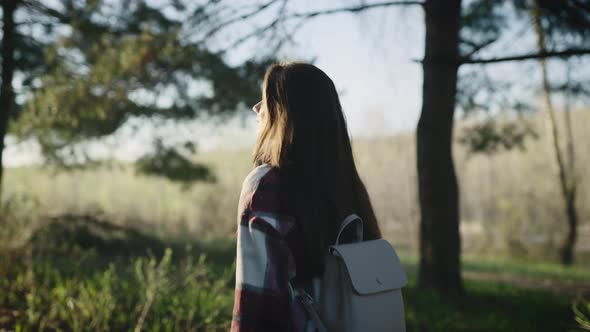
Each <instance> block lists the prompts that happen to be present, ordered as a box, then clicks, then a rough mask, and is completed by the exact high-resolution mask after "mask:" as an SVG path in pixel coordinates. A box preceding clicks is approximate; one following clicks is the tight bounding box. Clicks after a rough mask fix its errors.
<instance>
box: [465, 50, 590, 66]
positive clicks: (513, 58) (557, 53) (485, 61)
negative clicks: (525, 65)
mask: <svg viewBox="0 0 590 332" xmlns="http://www.w3.org/2000/svg"><path fill="white" fill-rule="evenodd" d="M588 54H590V49H584V48H570V49H566V50H563V51H546V52H540V53H529V54H522V55H513V56H508V57H500V58H490V59H477V58H475V59H473V58H463V59H461V60H459V64H489V63H498V62H509V61H522V60H535V59H545V58H554V57H555V58H568V57H572V56H579V55H588Z"/></svg>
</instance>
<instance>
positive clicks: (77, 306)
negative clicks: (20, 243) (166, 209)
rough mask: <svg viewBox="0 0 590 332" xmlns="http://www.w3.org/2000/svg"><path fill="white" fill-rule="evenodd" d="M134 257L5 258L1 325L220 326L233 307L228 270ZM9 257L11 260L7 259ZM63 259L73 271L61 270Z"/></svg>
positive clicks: (28, 327)
mask: <svg viewBox="0 0 590 332" xmlns="http://www.w3.org/2000/svg"><path fill="white" fill-rule="evenodd" d="M171 258H172V252H171V251H170V250H167V251H166V253H165V255H164V256H163V257H162V258H161V259H157V258H156V257H154V256H148V257H138V258H136V259H134V260H133V261H131V262H129V263H128V264H126V263H124V262H123V263H111V264H109V265H108V267H107V268H106V269H100V268H94V269H92V268H91V269H90V270H88V266H86V267H84V266H83V265H84V264H91V262H89V261H83V262H82V263H80V262H76V261H68V262H64V261H61V260H53V259H51V258H49V257H45V258H43V259H39V260H35V261H34V262H33V261H31V260H30V259H28V260H25V262H27V261H28V263H22V262H19V261H18V260H17V259H14V260H10V258H9V257H8V256H7V255H6V254H3V255H2V260H1V263H2V265H1V270H0V271H1V273H2V275H3V278H2V279H1V280H0V288H1V289H2V292H0V308H3V309H10V310H7V311H6V312H5V311H3V310H0V328H8V329H16V330H20V331H35V330H40V331H41V330H57V331H106V330H117V331H131V330H134V329H135V328H141V330H152V331H222V330H225V329H227V327H228V319H229V317H231V305H232V304H233V292H231V289H230V287H228V286H229V281H230V279H231V274H232V271H230V270H231V269H229V268H230V267H228V269H226V270H225V272H223V273H221V274H218V273H216V272H214V271H213V270H212V269H211V266H210V264H209V263H207V262H206V260H205V256H200V257H198V258H196V259H195V258H193V257H192V256H190V255H187V256H186V257H185V258H184V260H183V261H181V262H178V263H172V260H171ZM9 260H10V264H8V263H9ZM62 264H74V266H75V268H74V269H72V268H68V269H63V268H62V267H63V266H62Z"/></svg>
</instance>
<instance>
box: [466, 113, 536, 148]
mask: <svg viewBox="0 0 590 332" xmlns="http://www.w3.org/2000/svg"><path fill="white" fill-rule="evenodd" d="M528 137H532V138H537V134H536V132H535V131H534V130H533V129H532V128H531V127H530V126H528V125H527V124H526V123H519V122H506V121H497V120H494V119H490V120H486V121H483V122H481V123H477V124H474V125H471V126H466V128H464V129H463V130H462V132H461V135H460V137H459V139H458V142H459V143H461V144H464V145H466V146H467V149H468V150H469V151H470V152H472V153H495V152H498V151H501V150H502V149H504V150H511V149H514V148H517V149H520V150H524V149H525V142H526V139H527V138H528Z"/></svg>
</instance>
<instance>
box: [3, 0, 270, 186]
mask: <svg viewBox="0 0 590 332" xmlns="http://www.w3.org/2000/svg"><path fill="white" fill-rule="evenodd" d="M168 5H171V6H170V8H167V9H166V10H164V8H166V7H168ZM187 6H189V7H191V8H192V7H195V6H196V9H195V12H197V9H198V8H202V9H204V8H205V7H206V10H203V11H202V12H201V15H200V16H199V17H198V19H197V17H193V16H192V13H191V12H190V11H188V10H184V9H181V8H185V7H187ZM217 6H219V4H216V3H206V4H203V3H201V4H194V3H193V4H191V3H190V2H186V1H178V0H176V1H165V2H161V3H158V4H153V3H151V2H148V1H144V0H131V1H124V2H117V1H90V0H82V1H69V2H66V3H64V4H63V6H59V5H57V4H49V3H46V2H45V1H32V3H31V4H27V5H26V6H25V5H22V6H21V7H22V15H23V17H25V18H26V19H27V20H25V21H26V22H27V25H29V26H30V27H31V29H24V28H22V31H21V35H19V36H20V37H22V38H21V41H22V42H20V44H19V45H20V46H19V47H20V48H19V50H21V49H22V50H21V51H18V52H17V53H18V56H20V53H19V52H22V53H23V54H25V53H26V54H29V53H31V54H33V53H34V54H35V55H36V56H35V57H33V56H31V58H30V59H31V61H33V60H34V61H35V63H34V65H33V64H28V63H26V62H24V63H23V64H22V67H19V68H15V69H16V70H17V72H19V73H26V74H23V75H24V76H25V77H29V76H30V78H27V79H26V82H27V83H30V85H27V88H26V89H23V90H22V93H20V95H19V96H18V99H19V100H20V116H19V118H18V121H17V122H15V123H13V125H12V126H11V132H12V133H13V134H15V135H17V136H18V137H19V138H21V139H28V138H29V139H34V140H36V141H38V142H39V144H40V146H41V152H42V153H43V156H44V157H45V158H46V161H47V162H48V163H53V164H57V165H61V166H68V165H72V164H79V163H86V162H88V161H90V160H91V159H92V157H91V156H90V155H89V154H88V153H85V152H84V149H79V148H78V149H76V147H78V146H79V145H80V144H83V143H87V142H92V141H100V140H101V139H103V138H105V137H107V136H109V135H112V134H114V133H115V132H116V131H117V130H118V129H119V128H121V127H122V126H123V125H125V124H126V123H128V120H130V119H132V118H133V119H138V118H140V119H142V120H148V119H149V120H151V121H153V123H155V124H159V123H164V122H165V121H167V120H174V121H176V122H177V123H176V125H177V126H178V125H182V123H183V122H185V121H189V120H194V119H198V118H200V117H201V116H203V115H205V114H207V115H215V116H221V117H222V118H223V116H224V115H230V114H234V113H235V112H236V111H238V110H240V109H244V108H245V106H244V105H251V104H253V103H254V102H255V101H256V100H258V98H259V95H260V92H259V86H260V83H261V80H262V76H263V72H264V70H265V69H266V67H267V66H268V65H269V64H270V63H271V62H272V60H271V59H269V58H265V59H250V60H248V61H246V62H245V63H243V64H240V65H230V64H228V63H227V62H226V60H225V57H224V54H223V53H221V52H213V51H211V50H210V49H209V46H208V45H207V44H206V42H207V40H206V39H203V40H193V38H191V36H190V35H191V31H194V30H198V29H205V28H206V27H208V26H212V25H213V26H217V24H218V22H219V18H218V17H217V16H216V15H217V14H215V13H216V11H215V10H214V9H215V8H217ZM172 8H176V9H175V11H173V10H172ZM168 9H170V10H168ZM43 22H48V23H46V24H47V26H48V27H49V28H48V31H49V32H50V33H48V34H47V36H42V35H41V34H40V33H38V32H37V30H35V29H33V27H36V26H37V25H43V24H44V23H43ZM41 41H43V42H41ZM27 45H28V46H27ZM21 46H22V47H21ZM33 46H34V47H33ZM32 48H34V49H32ZM40 55H42V56H40ZM17 58H18V57H17ZM19 64H20V63H19ZM33 67H35V68H37V67H39V68H41V69H40V70H36V69H35V70H33V69H32V68H33ZM161 156H162V155H156V156H150V157H147V158H152V159H154V158H157V157H161ZM159 170H160V169H158V168H157V167H151V168H149V169H148V171H150V174H154V172H155V171H159ZM163 171H164V172H166V171H167V169H164V170H163ZM199 171H200V172H201V173H203V172H204V169H202V168H201V169H199ZM197 173H199V172H197ZM168 175H170V174H168Z"/></svg>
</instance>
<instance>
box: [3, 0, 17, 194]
mask: <svg viewBox="0 0 590 332" xmlns="http://www.w3.org/2000/svg"><path fill="white" fill-rule="evenodd" d="M17 4H18V1H17V0H2V3H1V5H2V23H3V25H2V46H1V51H0V56H1V57H2V83H1V86H0V202H1V200H2V182H3V179H4V172H3V167H2V165H3V163H2V162H3V160H2V154H3V153H2V152H3V151H4V146H5V136H6V131H7V130H8V120H9V118H10V115H11V114H12V109H13V104H14V90H13V87H12V80H13V77H14V67H15V64H14V52H15V34H16V32H15V30H16V25H15V23H14V12H15V11H16V7H17Z"/></svg>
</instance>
